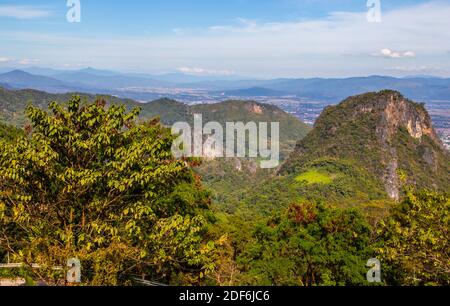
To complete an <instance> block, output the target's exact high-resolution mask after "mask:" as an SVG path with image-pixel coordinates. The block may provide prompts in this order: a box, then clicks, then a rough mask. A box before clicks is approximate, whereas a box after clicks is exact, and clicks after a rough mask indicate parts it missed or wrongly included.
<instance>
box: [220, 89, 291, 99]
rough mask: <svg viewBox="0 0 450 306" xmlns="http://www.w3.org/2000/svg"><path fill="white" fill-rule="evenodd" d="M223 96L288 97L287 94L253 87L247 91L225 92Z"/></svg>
mask: <svg viewBox="0 0 450 306" xmlns="http://www.w3.org/2000/svg"><path fill="white" fill-rule="evenodd" d="M223 95H225V96H236V97H280V96H285V95H287V93H286V92H282V91H278V90H273V89H268V88H264V87H252V88H247V89H236V90H227V91H225V92H223Z"/></svg>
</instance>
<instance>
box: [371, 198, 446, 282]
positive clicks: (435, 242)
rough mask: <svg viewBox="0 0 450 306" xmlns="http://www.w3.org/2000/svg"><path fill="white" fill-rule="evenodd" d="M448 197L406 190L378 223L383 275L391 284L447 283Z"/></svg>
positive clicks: (379, 251) (379, 250)
mask: <svg viewBox="0 0 450 306" xmlns="http://www.w3.org/2000/svg"><path fill="white" fill-rule="evenodd" d="M449 230H450V198H449V197H448V195H447V194H439V193H436V192H432V191H426V190H425V191H414V190H408V191H407V193H406V196H405V198H404V200H403V201H402V202H401V204H400V205H398V206H397V207H395V208H394V210H393V212H392V215H391V216H390V217H389V218H387V220H385V221H383V222H382V223H381V224H380V227H379V229H378V234H379V236H380V239H382V241H381V242H380V243H379V246H378V248H377V249H378V253H379V256H380V258H382V259H383V262H382V264H383V267H384V270H385V273H383V275H384V277H385V278H387V282H388V283H389V284H392V285H447V286H448V285H450V239H449V237H450V232H449Z"/></svg>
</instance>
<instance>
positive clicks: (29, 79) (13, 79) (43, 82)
mask: <svg viewBox="0 0 450 306" xmlns="http://www.w3.org/2000/svg"><path fill="white" fill-rule="evenodd" d="M0 83H4V84H7V86H9V87H13V88H18V89H26V88H29V89H38V90H44V91H48V92H69V91H74V90H77V89H79V88H80V87H78V86H76V85H75V84H70V83H65V82H62V81H60V80H57V79H54V78H51V77H46V76H41V75H34V74H30V73H27V72H25V71H22V70H14V71H10V72H7V73H4V74H0Z"/></svg>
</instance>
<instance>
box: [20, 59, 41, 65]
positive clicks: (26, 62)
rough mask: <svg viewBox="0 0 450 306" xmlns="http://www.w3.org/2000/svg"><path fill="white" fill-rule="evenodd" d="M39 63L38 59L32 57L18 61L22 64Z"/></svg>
mask: <svg viewBox="0 0 450 306" xmlns="http://www.w3.org/2000/svg"><path fill="white" fill-rule="evenodd" d="M36 63H39V60H38V59H32V58H24V59H21V60H19V61H18V64H20V65H24V66H26V65H31V64H36Z"/></svg>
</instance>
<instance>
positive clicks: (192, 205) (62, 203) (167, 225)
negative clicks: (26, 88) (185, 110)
mask: <svg viewBox="0 0 450 306" xmlns="http://www.w3.org/2000/svg"><path fill="white" fill-rule="evenodd" d="M105 105H106V103H105V102H104V101H100V100H99V101H97V102H96V103H94V104H87V103H86V102H83V101H81V99H80V98H79V97H73V98H72V99H71V100H70V101H69V102H68V103H67V105H66V106H64V105H62V104H58V103H57V102H52V103H51V104H50V105H49V112H46V111H43V110H41V109H39V108H35V107H32V106H30V107H28V109H27V115H28V117H29V119H30V121H31V123H32V127H30V128H29V130H30V135H29V136H28V137H22V138H20V139H18V140H17V141H16V142H15V143H13V144H10V143H6V142H5V141H2V140H0V141H1V143H0V147H2V150H1V153H0V246H1V247H3V248H5V249H6V250H7V251H8V252H9V253H10V254H11V256H12V258H13V259H14V260H15V261H18V262H24V263H26V264H27V265H30V264H31V263H37V264H39V265H41V269H36V270H34V271H35V273H36V275H37V276H39V277H40V278H42V279H45V280H46V281H48V282H50V281H51V280H52V278H53V279H55V280H56V279H59V278H60V277H61V275H60V274H61V273H60V272H55V271H54V269H53V267H54V266H65V264H66V261H67V259H69V258H74V257H75V258H78V259H79V260H80V261H81V263H82V271H83V273H82V277H83V282H84V283H86V284H91V285H117V284H123V283H124V282H125V281H124V280H123V277H125V275H128V274H136V275H139V276H142V275H143V276H146V277H148V278H150V279H152V280H157V281H159V282H166V283H172V284H180V283H181V284H193V283H194V284H195V283H197V282H199V281H201V277H203V276H204V274H206V273H208V272H209V271H211V270H212V269H213V268H214V265H213V263H212V262H211V260H210V259H209V256H208V255H209V253H210V252H211V251H212V250H213V248H214V244H213V243H212V242H208V243H207V242H206V241H204V239H203V233H204V232H205V228H206V222H207V221H206V219H205V218H204V217H203V216H202V215H203V214H202V211H203V210H205V209H207V208H208V205H209V200H208V194H207V192H205V191H204V190H203V189H202V187H201V185H200V183H199V179H198V178H197V177H196V176H195V175H194V174H193V173H192V171H191V170H190V163H191V162H192V161H189V160H184V161H183V160H175V159H174V158H173V156H172V154H171V144H172V140H173V138H172V136H171V134H170V131H169V130H168V129H166V128H164V127H162V126H161V125H160V124H159V122H158V121H157V120H152V121H150V122H146V123H140V124H138V123H136V117H137V116H138V113H139V110H138V109H134V110H133V111H131V112H129V113H127V111H126V109H125V107H124V106H115V105H113V106H110V107H109V108H108V107H106V106H105ZM125 283H126V282H125Z"/></svg>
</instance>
